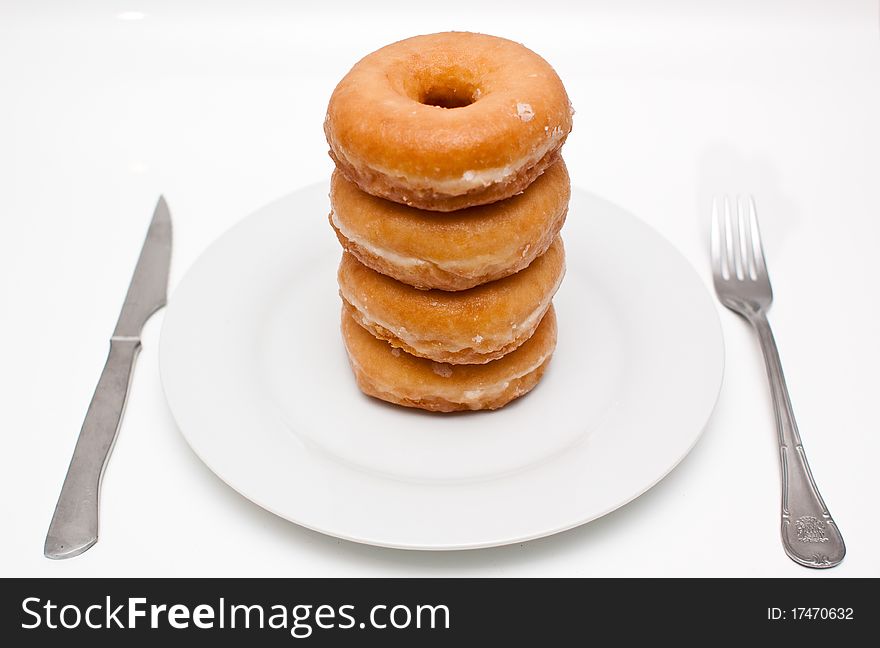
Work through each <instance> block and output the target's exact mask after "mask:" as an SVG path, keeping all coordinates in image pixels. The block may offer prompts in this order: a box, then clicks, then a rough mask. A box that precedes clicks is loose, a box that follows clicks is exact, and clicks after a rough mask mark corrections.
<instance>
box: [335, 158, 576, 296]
mask: <svg viewBox="0 0 880 648" xmlns="http://www.w3.org/2000/svg"><path fill="white" fill-rule="evenodd" d="M570 195H571V189H570V184H569V177H568V171H567V170H566V168H565V163H564V162H563V161H562V160H561V159H560V160H559V161H558V162H557V163H556V164H554V165H553V166H551V167H550V168H549V169H548V170H547V172H546V173H545V174H543V175H542V176H541V177H540V178H538V180H536V181H535V182H534V183H533V184H532V185H531V186H530V187H529V188H528V189H526V191H525V192H523V193H521V194H519V195H517V196H514V197H512V198H508V199H507V200H504V201H501V202H496V203H494V204H492V205H484V206H480V207H472V208H470V209H464V210H460V211H457V212H454V213H449V214H438V213H435V212H426V211H423V210H420V209H413V208H412V207H407V206H405V205H400V204H398V203H395V202H390V201H388V200H383V199H382V198H376V197H374V196H370V195H369V194H366V193H364V192H363V191H360V190H359V189H358V188H357V187H356V186H355V185H354V184H353V183H351V182H349V181H348V180H347V179H346V178H345V177H344V176H343V175H342V174H341V173H339V172H338V171H337V172H335V173H334V174H333V179H332V180H331V183H330V204H331V208H332V210H333V211H332V213H331V214H330V224H331V225H332V226H333V229H334V230H335V231H336V235H337V237H338V238H339V242H340V243H341V244H342V247H343V248H345V249H346V250H347V251H349V252H350V253H352V254H353V255H354V256H355V257H357V259H358V260H359V261H360V262H361V263H363V264H364V265H366V266H368V267H370V268H372V269H373V270H376V271H377V272H381V273H382V274H385V275H388V276H390V277H393V278H395V279H397V280H398V281H402V282H404V283H407V284H409V285H411V286H414V287H416V288H420V289H429V288H437V289H439V290H451V291H455V290H466V289H468V288H473V287H474V286H478V285H480V284H483V283H486V282H489V281H494V280H496V279H501V278H503V277H506V276H509V275H511V274H514V273H516V272H519V271H520V270H522V269H523V268H526V267H527V266H528V265H529V264H530V263H531V262H532V261H533V260H534V259H535V258H537V257H538V256H540V255H541V254H543V253H544V252H545V251H546V250H547V248H548V247H549V246H550V244H551V243H552V242H553V240H554V239H555V238H556V235H557V234H558V233H559V230H560V229H561V228H562V225H563V223H564V222H565V217H566V214H567V212H568V200H569V197H570Z"/></svg>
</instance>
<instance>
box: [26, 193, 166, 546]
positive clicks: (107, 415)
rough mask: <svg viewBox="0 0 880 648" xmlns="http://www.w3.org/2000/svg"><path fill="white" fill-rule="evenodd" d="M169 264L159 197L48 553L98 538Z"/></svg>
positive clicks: (75, 454) (57, 508)
mask: <svg viewBox="0 0 880 648" xmlns="http://www.w3.org/2000/svg"><path fill="white" fill-rule="evenodd" d="M170 266H171V214H170V213H169V211H168V204H167V203H166V202H165V198H164V197H161V196H160V197H159V202H158V203H157V204H156V210H155V212H153V220H152V221H150V229H149V230H148V231H147V238H146V240H145V241H144V246H143V248H142V249H141V255H140V258H138V262H137V266H135V269H134V275H133V276H132V278H131V283H130V284H129V286H128V293H127V294H126V295H125V303H124V304H123V305H122V312H121V313H120V314H119V320H118V321H117V322H116V330H114V331H113V337H111V338H110V354H109V355H108V356H107V362H106V364H105V365H104V371H103V372H102V373H101V378H100V379H99V380H98V386H97V387H96V388H95V395H94V396H92V402H91V404H90V405H89V409H88V411H87V412H86V418H85V421H83V425H82V429H81V430H80V433H79V439H78V440H77V442H76V448H75V449H74V451H73V458H72V459H71V460H70V467H69V468H68V469H67V477H65V478H64V485H63V486H62V487H61V495H60V496H59V497H58V504H56V505H55V514H54V515H53V516H52V523H51V524H50V525H49V532H48V534H47V535H46V545H45V547H44V549H43V553H44V555H45V556H46V558H53V559H56V560H58V559H62V558H73V557H74V556H78V555H80V554H81V553H83V552H84V551H86V550H87V549H89V548H90V547H91V546H92V545H94V544H95V543H96V542H97V541H98V500H99V496H100V492H101V477H102V476H103V474H104V467H105V466H106V465H107V459H108V458H109V457H110V452H111V451H112V450H113V442H114V441H115V440H116V433H117V432H118V431H119V425H120V423H121V422H122V413H123V410H124V409H125V400H126V397H127V396H128V388H129V385H130V384H131V375H132V370H133V369H134V362H135V358H136V357H137V354H138V351H139V350H140V347H141V339H140V335H141V329H142V328H143V326H144V323H145V322H146V321H147V320H148V319H150V316H151V315H152V314H153V313H155V312H156V311H157V310H159V309H160V308H162V307H163V306H164V305H165V302H166V299H167V294H168V271H169V269H170Z"/></svg>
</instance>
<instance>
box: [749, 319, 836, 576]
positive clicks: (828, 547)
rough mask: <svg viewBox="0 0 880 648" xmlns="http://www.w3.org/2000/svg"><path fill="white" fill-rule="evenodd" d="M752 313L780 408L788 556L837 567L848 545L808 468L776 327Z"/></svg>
mask: <svg viewBox="0 0 880 648" xmlns="http://www.w3.org/2000/svg"><path fill="white" fill-rule="evenodd" d="M749 319H750V321H751V323H752V326H754V328H755V330H756V331H757V332H758V338H759V339H760V341H761V350H762V351H763V352H764V361H765V363H766V365H767V376H768V378H769V380H770V391H771V393H772V394H773V407H774V409H775V411H776V429H777V431H778V433H779V459H780V468H781V470H782V546H783V547H784V548H785V553H786V554H788V557H789V558H791V559H792V560H794V561H795V562H796V563H798V564H800V565H804V566H805V567H816V568H820V569H821V568H828V567H834V566H836V565H839V564H840V562H841V561H842V560H843V557H844V555H845V554H846V546H845V545H844V543H843V537H842V536H841V535H840V530H839V529H838V528H837V524H835V523H834V520H833V519H832V518H831V514H830V513H829V512H828V507H827V506H825V502H824V501H823V500H822V495H820V494H819V489H818V488H817V487H816V482H815V481H814V480H813V474H812V472H810V465H809V464H808V463H807V455H806V453H805V452H804V446H803V444H802V443H801V436H800V434H799V433H798V429H797V423H796V422H795V419H794V412H793V411H792V408H791V399H790V398H789V395H788V387H787V386H786V384H785V376H784V375H783V373H782V362H781V361H780V359H779V350H778V349H777V347H776V340H775V339H774V338H773V331H772V330H771V329H770V323H769V322H768V321H767V316H766V315H765V314H764V313H763V312H758V313H756V314H754V315H753V316H752V317H750V318H749Z"/></svg>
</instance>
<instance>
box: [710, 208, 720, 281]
mask: <svg viewBox="0 0 880 648" xmlns="http://www.w3.org/2000/svg"><path fill="white" fill-rule="evenodd" d="M709 251H710V256H711V257H712V270H713V272H714V273H715V276H716V277H723V276H724V269H723V265H722V264H723V257H724V255H723V254H722V253H721V213H720V212H719V211H718V196H715V197H714V198H712V231H711V234H710V235H709Z"/></svg>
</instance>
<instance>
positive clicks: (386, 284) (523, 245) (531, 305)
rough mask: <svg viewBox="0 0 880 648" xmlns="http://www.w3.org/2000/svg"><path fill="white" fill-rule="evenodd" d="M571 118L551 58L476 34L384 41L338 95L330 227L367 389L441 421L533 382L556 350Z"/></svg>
mask: <svg viewBox="0 0 880 648" xmlns="http://www.w3.org/2000/svg"><path fill="white" fill-rule="evenodd" d="M571 118H572V110H571V105H570V104H569V101H568V95H567V94H566V92H565V88H564V87H563V85H562V82H561V81H560V79H559V77H558V76H557V74H556V72H555V71H554V70H553V68H552V67H550V65H549V64H548V63H547V62H546V61H545V60H544V59H542V58H541V57H540V56H538V55H537V54H535V53H534V52H532V51H531V50H529V49H527V48H526V47H524V46H522V45H520V44H518V43H514V42H512V41H509V40H505V39H502V38H496V37H493V36H487V35H483V34H472V33H465V32H449V33H441V34H432V35H428V36H417V37H415V38H410V39H407V40H403V41H400V42H397V43H394V44H392V45H388V46H387V47H383V48H382V49H380V50H378V51H376V52H373V53H372V54H369V55H368V56H366V57H365V58H363V59H362V60H361V61H359V62H358V63H357V64H356V65H355V66H354V67H353V68H352V69H351V71H350V72H349V73H348V74H347V75H346V76H345V77H344V78H343V79H342V81H340V83H339V85H337V86H336V89H335V90H334V92H333V95H332V97H331V98H330V103H329V106H328V108H327V117H326V119H325V122H324V132H325V134H326V136H327V142H328V143H329V145H330V156H331V157H332V158H333V160H334V162H335V163H336V170H335V171H334V173H333V177H332V179H331V183H330V203H331V212H330V224H331V225H332V227H333V229H334V230H335V232H336V235H337V237H338V239H339V242H340V243H341V244H342V247H343V248H344V250H345V251H344V252H343V255H342V262H341V263H340V266H339V273H338V280H339V293H340V295H341V297H342V301H343V306H342V334H343V339H344V342H345V347H346V350H347V351H348V356H349V360H350V363H351V366H352V369H353V371H354V374H355V378H356V380H357V384H358V386H359V387H360V389H361V390H362V391H363V392H364V393H366V394H368V395H370V396H374V397H376V398H379V399H382V400H385V401H388V402H391V403H396V404H399V405H405V406H408V407H417V408H421V409H426V410H432V411H441V412H450V411H457V410H479V409H496V408H499V407H502V406H503V405H505V404H507V403H508V402H510V401H511V400H513V399H515V398H517V397H519V396H521V395H523V394H525V393H527V392H528V391H529V390H531V389H532V388H533V387H534V386H535V385H536V384H537V382H538V380H540V378H541V376H542V375H543V373H544V370H545V369H546V367H547V363H548V362H549V360H550V357H551V355H552V354H553V351H554V349H555V348H556V315H555V312H554V310H553V304H552V300H553V296H554V294H555V293H556V290H557V289H558V288H559V285H560V282H561V281H562V276H563V274H564V273H565V251H564V248H563V245H562V239H561V238H560V237H559V231H560V229H561V228H562V225H563V223H564V221H565V217H566V214H567V212H568V201H569V196H570V185H569V177H568V172H567V170H566V167H565V163H564V162H563V160H562V158H561V157H560V154H559V151H560V148H561V147H562V144H563V143H564V142H565V139H566V137H567V136H568V134H569V132H570V131H571V125H572V119H571Z"/></svg>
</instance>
